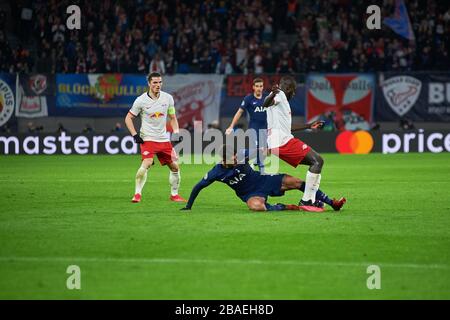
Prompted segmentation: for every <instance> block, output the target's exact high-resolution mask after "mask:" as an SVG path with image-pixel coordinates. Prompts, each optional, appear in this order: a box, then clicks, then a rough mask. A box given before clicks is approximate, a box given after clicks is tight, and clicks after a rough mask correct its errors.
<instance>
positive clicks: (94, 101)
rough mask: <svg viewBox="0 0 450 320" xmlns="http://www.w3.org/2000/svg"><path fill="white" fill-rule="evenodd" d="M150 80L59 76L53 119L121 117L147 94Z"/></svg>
mask: <svg viewBox="0 0 450 320" xmlns="http://www.w3.org/2000/svg"><path fill="white" fill-rule="evenodd" d="M147 89H148V85H147V79H146V77H145V76H141V75H131V74H130V75H129V74H119V73H115V74H57V76H56V110H52V111H54V112H52V115H65V116H71V115H72V116H109V117H110V116H120V115H124V114H125V113H126V112H127V110H128V109H129V108H130V107H131V105H132V104H133V102H134V100H135V99H136V97H137V96H139V95H141V94H142V93H144V92H145V91H147Z"/></svg>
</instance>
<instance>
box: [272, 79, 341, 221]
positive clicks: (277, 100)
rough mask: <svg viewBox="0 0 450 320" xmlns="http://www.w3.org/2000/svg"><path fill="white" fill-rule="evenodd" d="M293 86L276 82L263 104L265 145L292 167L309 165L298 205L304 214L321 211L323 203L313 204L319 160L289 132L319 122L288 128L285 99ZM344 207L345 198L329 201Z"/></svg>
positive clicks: (289, 118) (289, 119)
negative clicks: (264, 111)
mask: <svg viewBox="0 0 450 320" xmlns="http://www.w3.org/2000/svg"><path fill="white" fill-rule="evenodd" d="M296 87H297V84H296V82H295V79H294V78H292V77H290V76H286V77H282V78H281V79H280V86H279V87H278V86H275V87H274V88H273V89H272V92H271V93H270V94H269V95H268V96H267V98H266V100H265V101H264V103H263V108H265V107H268V109H267V111H266V112H267V145H268V148H269V150H270V152H271V153H273V154H275V155H276V156H278V157H279V158H280V159H282V160H284V161H285V162H287V163H288V164H290V165H291V166H293V167H294V168H296V167H297V166H298V165H299V164H304V165H308V166H309V170H308V172H307V173H306V179H305V191H304V193H303V197H302V199H301V200H300V203H299V205H300V206H301V207H302V209H303V210H305V211H313V212H318V211H323V206H322V205H323V203H322V204H321V203H319V202H316V192H317V190H318V189H319V185H320V179H321V172H322V166H323V159H322V157H321V156H320V155H319V154H318V153H317V152H316V151H314V150H313V149H312V148H311V147H310V146H308V145H307V144H306V143H304V142H303V141H301V140H300V139H297V138H294V136H293V135H292V133H291V132H292V131H298V130H305V129H319V128H321V127H322V126H323V122H322V121H315V122H313V123H311V124H306V125H303V126H300V127H297V128H294V129H292V116H291V107H290V105H289V100H290V99H291V98H292V97H293V96H294V94H295V90H296ZM333 201H334V202H336V203H342V204H344V203H345V202H346V199H345V198H341V199H339V200H335V199H333Z"/></svg>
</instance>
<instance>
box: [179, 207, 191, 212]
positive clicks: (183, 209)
mask: <svg viewBox="0 0 450 320" xmlns="http://www.w3.org/2000/svg"><path fill="white" fill-rule="evenodd" d="M180 210H181V211H186V210H189V211H190V210H191V208H188V207H184V208H181V209H180Z"/></svg>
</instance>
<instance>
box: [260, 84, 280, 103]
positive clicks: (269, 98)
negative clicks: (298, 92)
mask: <svg viewBox="0 0 450 320" xmlns="http://www.w3.org/2000/svg"><path fill="white" fill-rule="evenodd" d="M278 92H280V87H279V86H278V85H274V86H273V87H272V92H271V93H270V94H269V95H268V96H267V97H266V99H264V103H263V105H262V108H267V107H270V106H272V105H273V103H274V99H275V96H276V95H277V94H278Z"/></svg>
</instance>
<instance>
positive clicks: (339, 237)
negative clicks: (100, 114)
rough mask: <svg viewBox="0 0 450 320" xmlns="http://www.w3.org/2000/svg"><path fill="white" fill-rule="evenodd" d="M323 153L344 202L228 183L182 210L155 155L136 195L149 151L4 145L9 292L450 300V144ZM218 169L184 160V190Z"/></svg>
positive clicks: (0, 175)
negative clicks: (74, 278)
mask: <svg viewBox="0 0 450 320" xmlns="http://www.w3.org/2000/svg"><path fill="white" fill-rule="evenodd" d="M324 158H325V167H324V171H323V175H322V183H321V189H322V190H323V191H325V192H326V193H328V194H329V195H330V196H335V197H338V196H342V195H344V196H346V197H347V199H348V203H347V205H346V207H345V208H344V210H343V211H342V212H340V213H338V214H336V213H334V212H333V211H327V212H325V213H321V214H317V213H315V214H311V213H302V212H276V213H253V212H250V211H248V210H247V208H246V206H245V204H244V203H242V202H241V201H240V200H239V199H238V198H237V197H236V196H235V195H234V193H233V191H232V190H231V189H229V188H227V187H226V186H225V185H223V184H220V183H215V184H213V185H212V186H210V187H209V188H207V189H205V190H204V191H203V192H202V193H201V194H200V196H199V197H198V199H197V202H196V203H195V205H194V208H193V210H192V211H191V212H189V213H186V212H184V211H179V209H180V208H181V207H182V204H178V203H171V202H169V201H168V196H169V187H168V170H167V168H165V167H160V166H159V164H158V165H155V166H154V167H153V168H152V169H151V170H150V172H149V177H148V180H147V184H146V186H145V189H144V192H143V201H142V202H141V203H140V204H132V203H131V202H130V199H131V197H132V194H133V190H134V175H135V172H136V170H137V168H138V166H139V161H140V160H139V156H23V157H22V156H1V157H0V182H1V184H0V185H1V187H0V188H1V189H0V190H1V193H0V194H1V197H0V208H1V209H0V298H1V299H22V298H23V299H48V298H51V299H119V298H127V299H128V298H130V299H317V298H320V299H402V298H405V299H419V298H424V299H435V298H444V299H449V298H450V192H449V190H450V154H448V153H446V154H438V155H433V154H407V155H405V154H403V155H381V154H372V155H367V156H357V155H347V156H343V155H332V154H325V155H324ZM209 168H210V166H209V165H183V166H182V171H181V172H182V187H181V194H182V195H183V196H184V197H188V195H189V192H190V190H191V188H192V186H193V185H194V184H195V183H196V182H197V181H198V180H199V179H200V178H202V177H203V175H204V174H205V172H206V171H207V170H208V169H209ZM280 172H285V173H290V174H292V175H295V176H298V177H301V178H303V177H304V176H305V172H306V167H302V168H298V169H293V168H290V167H288V166H287V165H283V166H282V167H281V169H280ZM299 197H300V192H296V191H290V192H289V193H287V195H286V196H285V197H283V198H277V199H272V200H271V202H278V201H282V202H284V203H297V202H298V199H299ZM372 264H374V265H378V266H379V267H380V270H381V289H379V290H369V289H368V288H367V285H366V281H367V278H368V277H369V276H370V274H368V273H367V267H368V266H369V265H372ZM69 265H78V266H79V267H80V269H81V290H68V289H67V288H66V280H67V278H68V277H69V274H67V273H66V269H67V267H68V266H69Z"/></svg>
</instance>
